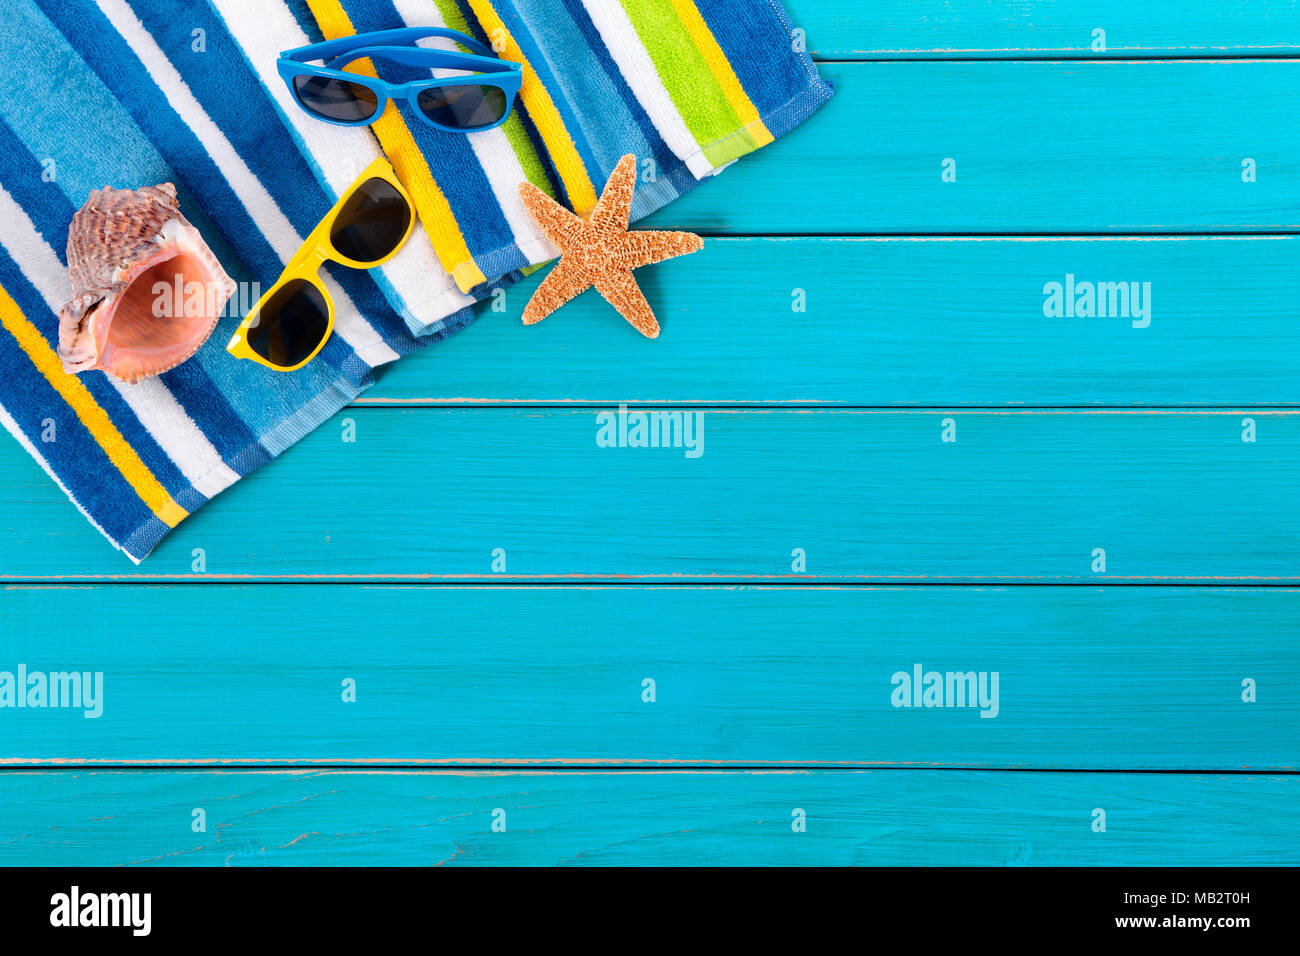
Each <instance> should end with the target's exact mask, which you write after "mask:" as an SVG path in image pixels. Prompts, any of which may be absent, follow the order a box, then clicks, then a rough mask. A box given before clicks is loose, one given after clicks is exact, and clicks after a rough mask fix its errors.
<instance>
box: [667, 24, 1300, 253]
mask: <svg viewBox="0 0 1300 956" xmlns="http://www.w3.org/2000/svg"><path fill="white" fill-rule="evenodd" d="M1165 15H1168V14H1165ZM822 72H823V74H824V75H825V76H827V77H828V78H829V79H831V80H832V81H834V82H835V84H836V87H837V89H838V91H839V92H838V94H837V95H836V96H835V98H834V99H832V100H831V101H830V103H828V104H827V106H826V107H825V108H824V109H823V110H821V111H820V112H818V113H817V115H816V116H814V117H813V118H812V119H811V120H810V121H809V122H808V123H807V124H806V125H805V126H803V127H801V128H800V129H799V130H798V132H797V133H796V134H795V135H792V136H788V137H785V138H784V139H780V140H778V141H777V142H775V143H773V144H772V145H771V146H768V147H765V148H764V149H762V150H760V151H759V152H758V153H756V154H754V155H753V156H748V157H745V158H744V159H742V160H741V161H740V162H738V163H736V165H735V166H734V167H732V168H730V169H728V170H726V171H725V172H724V173H722V174H721V175H720V176H719V177H718V178H717V180H716V181H714V182H710V183H708V186H707V188H701V189H696V190H693V191H692V192H690V193H688V194H687V195H685V196H683V197H682V198H681V199H680V200H678V201H677V202H674V203H673V204H672V205H671V206H668V207H666V208H665V209H663V210H661V211H660V212H658V213H655V215H654V216H651V217H649V218H648V219H646V220H644V222H645V223H646V224H656V225H659V226H664V227H676V228H690V229H695V230H702V231H704V232H706V233H708V234H718V233H736V234H743V235H753V234H766V233H781V234H836V233H873V234H874V233H903V234H917V233H940V234H943V233H1010V234H1021V233H1045V234H1057V235H1059V234H1066V233H1080V232H1088V233H1091V232H1103V233H1124V232H1219V231H1230V232H1277V231H1294V230H1295V228H1296V225H1297V222H1298V221H1300V175H1298V172H1300V166H1298V163H1300V160H1297V158H1296V157H1297V155H1300V129H1297V127H1296V124H1295V122H1294V119H1295V117H1296V116H1297V115H1300V82H1298V81H1300V60H1277V59H1274V60H1251V59H1235V60H1217V61H1205V60H1189V61H1181V60H1179V61H1174V60H1169V61H1157V60H1145V61H1097V62H1068V61H1067V62H1061V61H1056V62H1032V61H996V62H964V63H953V62H946V61H945V62H920V63H889V62H885V63H845V64H832V65H827V66H826V67H825V68H824V69H823V70H822ZM948 159H951V160H953V161H954V163H955V171H956V180H955V181H953V182H945V181H944V180H943V178H942V176H943V172H944V161H945V160H948ZM1247 159H1252V160H1254V161H1255V170H1256V173H1255V175H1256V180H1255V182H1243V181H1242V173H1243V167H1242V163H1243V161H1245V160H1247Z"/></svg>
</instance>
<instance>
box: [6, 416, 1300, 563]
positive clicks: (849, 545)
mask: <svg viewBox="0 0 1300 956" xmlns="http://www.w3.org/2000/svg"><path fill="white" fill-rule="evenodd" d="M699 414H700V415H701V416H702V417H700V418H696V417H695V415H694V413H693V414H692V417H691V418H690V419H689V421H690V422H691V423H692V432H691V435H690V438H689V442H690V444H691V446H692V447H687V444H688V438H687V437H686V436H685V434H684V432H685V429H684V428H682V429H679V430H678V432H677V434H676V438H677V443H678V445H679V447H661V448H637V447H601V446H600V444H598V441H597V439H598V437H600V435H601V433H602V430H604V431H606V432H607V433H608V434H607V435H606V438H607V440H609V441H619V440H620V439H619V433H620V426H619V423H618V417H619V415H618V412H617V410H612V409H610V408H605V409H592V408H585V409H577V408H575V409H568V408H536V409H532V408H520V409H510V408H486V409H485V408H459V407H457V408H416V409H388V408H358V409H355V410H351V411H350V412H349V413H348V415H347V416H344V417H343V418H342V419H340V420H336V421H334V422H331V423H327V424H326V425H325V426H324V427H322V428H321V429H319V430H317V431H316V432H315V433H313V434H312V435H311V436H310V437H309V438H307V439H306V440H305V441H303V442H302V443H301V444H300V445H299V446H297V447H295V448H294V449H292V450H291V451H290V452H289V453H288V454H287V455H286V456H284V458H283V459H281V460H280V461H278V462H276V464H275V467H273V468H267V469H264V470H263V471H260V472H257V473H256V474H254V475H253V476H252V477H251V478H249V479H247V480H245V481H242V482H240V483H239V484H238V485H237V486H236V487H234V488H232V489H231V490H230V491H228V492H226V493H224V494H222V495H221V496H220V497H219V498H218V499H216V500H215V501H213V502H212V503H211V504H209V505H208V506H207V507H205V508H204V509H203V510H202V511H200V512H199V513H198V514H196V515H194V516H193V517H192V518H190V519H187V521H186V524H185V527H184V528H183V529H182V530H181V531H180V533H176V534H173V535H171V536H170V537H169V538H168V539H167V540H166V541H165V542H164V543H163V545H162V546H160V547H159V549H158V550H157V551H156V552H155V554H154V555H153V556H151V557H150V558H149V559H148V561H147V562H146V563H145V564H143V565H141V566H139V567H138V568H134V567H132V566H129V565H127V563H126V562H125V561H124V560H123V559H122V558H121V556H119V555H117V554H116V553H114V552H113V551H111V550H110V549H108V548H106V547H105V546H104V544H103V542H102V541H101V540H100V539H99V536H98V534H97V533H96V532H95V531H94V530H93V529H91V528H90V527H89V526H88V525H87V524H86V523H85V522H84V521H83V520H82V519H81V518H80V516H79V515H78V514H76V512H75V510H74V509H72V508H70V507H69V506H68V505H67V503H66V502H65V501H64V500H62V499H61V496H60V495H59V494H58V492H57V491H56V490H55V489H53V488H52V487H51V486H50V483H49V480H48V478H46V476H45V475H44V473H42V472H41V471H40V469H39V468H38V467H37V466H36V465H35V464H34V463H33V462H32V461H31V460H30V459H29V458H28V457H27V456H26V455H25V454H24V453H23V452H22V451H21V449H19V448H18V447H17V446H16V445H14V444H13V443H4V444H2V445H0V461H3V463H4V464H3V468H4V471H5V473H6V474H7V475H9V476H10V478H9V493H8V494H7V495H6V496H4V497H3V498H2V499H0V562H2V563H0V574H2V575H4V576H5V577H8V578H21V579H47V578H74V579H75V578H115V579H121V580H129V579H136V580H147V579H151V578H154V579H158V578H161V579H167V578H178V577H189V576H192V575H193V574H194V572H195V560H196V559H197V558H198V557H201V558H202V561H203V563H204V569H205V570H204V575H206V576H207V577H210V578H214V579H249V578H251V579H259V578H269V579H283V578H291V577H296V578H312V579H330V578H334V579H343V580H348V579H356V578H363V579H366V578H369V579H394V580H422V581H426V580H427V581H439V580H441V581H457V580H467V579H469V580H510V579H520V580H557V581H572V580H576V579H589V580H648V579H668V580H683V581H715V580H721V581H733V580H737V581H749V580H824V581H838V580H845V581H877V582H884V583H891V582H904V581H926V582H942V581H958V582H992V583H998V582H1003V581H1023V582H1038V583H1053V582H1064V581H1072V582H1087V583H1100V582H1106V581H1112V582H1113V581H1131V582H1149V583H1174V582H1177V581H1200V582H1205V583H1222V582H1224V581H1229V580H1231V581H1236V582H1239V583H1246V584H1249V583H1297V582H1300V562H1298V561H1297V558H1296V550H1295V541H1296V540H1297V536H1298V535H1300V511H1298V510H1297V509H1295V508H1293V507H1290V506H1289V505H1285V504H1280V503H1285V502H1291V501H1294V500H1296V499H1297V498H1298V497H1300V414H1297V413H1296V412H1295V411H1294V410H1292V411H1268V410H1258V409H1256V410H1249V411H1242V410H1229V411H1213V412H1194V411H1145V412H1144V411H1137V410H1129V411H1068V410H1065V411H1063V410H1037V411H1030V410H1004V411H1001V412H998V411H953V412H948V411H944V410H929V409H927V410H913V411H862V410H850V409H820V410H789V409H780V410H763V409H733V410H718V409H709V410H706V411H703V412H701V413H699ZM598 415H604V416H605V418H604V419H603V420H602V419H600V418H598ZM346 421H351V422H352V423H353V424H354V426H355V429H354V431H355V439H356V440H355V442H353V443H347V442H345V441H343V437H344V435H345V428H344V427H342V426H343V425H344V423H345V422H346ZM686 421H687V419H685V418H684V419H682V423H683V425H685V423H686ZM1252 422H1253V423H1254V424H1253V425H1251V424H1250V423H1252ZM949 423H951V424H949ZM631 428H632V425H631V424H630V423H629V426H628V433H629V435H630V434H631ZM1252 428H1253V430H1254V435H1255V438H1256V441H1254V442H1246V441H1243V437H1249V435H1250V432H1251V429H1252ZM945 432H948V433H949V434H950V436H951V437H954V438H955V439H956V441H955V442H945V441H944V440H943V439H944V436H945ZM692 449H693V450H692ZM693 451H698V452H699V453H700V454H699V456H698V457H690V455H691V454H692V453H693ZM196 548H199V549H202V552H203V553H202V555H200V556H196V555H195V554H194V549H196ZM797 548H798V549H803V552H804V553H805V554H806V567H803V568H798V567H796V566H795V560H796V559H797V556H795V555H794V550H795V549H797ZM498 549H499V550H500V551H501V552H502V554H498V555H494V552H496V551H497V550H498ZM1098 549H1101V550H1104V551H1105V555H1104V558H1105V564H1104V570H1103V569H1102V565H1101V563H1100V558H1101V557H1102V556H1101V555H1099V554H1096V553H1094V552H1096V551H1097V550H1098ZM494 561H496V568H497V570H496V571H494ZM502 561H504V564H502V563H501V562H502ZM502 568H503V569H504V570H501V569H502Z"/></svg>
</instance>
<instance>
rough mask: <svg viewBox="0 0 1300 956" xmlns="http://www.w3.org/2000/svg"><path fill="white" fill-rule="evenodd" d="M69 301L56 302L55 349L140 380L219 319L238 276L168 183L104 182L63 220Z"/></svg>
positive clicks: (186, 351) (67, 364)
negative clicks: (126, 185)
mask: <svg viewBox="0 0 1300 956" xmlns="http://www.w3.org/2000/svg"><path fill="white" fill-rule="evenodd" d="M68 276H69V278H70V279H71V280H72V290H73V291H72V301H70V302H69V303H68V304H67V305H65V306H64V307H63V309H62V310H61V311H60V312H59V348H58V353H59V358H61V359H62V360H63V368H64V371H67V372H70V373H74V374H75V373H78V372H86V371H90V370H91V369H99V370H101V371H104V372H107V373H108V374H110V375H112V376H114V377H116V378H119V379H121V380H122V381H124V382H138V381H140V380H141V379H145V378H148V377H149V376H151V375H158V374H161V373H162V372H165V371H167V370H168V369H171V368H175V367H176V366H177V365H179V364H180V363H181V362H184V361H185V360H186V359H188V358H189V357H190V356H191V355H193V354H194V353H195V352H197V351H198V350H199V346H201V345H202V344H203V343H204V342H205V341H207V338H208V336H209V335H211V334H212V330H213V329H214V328H216V325H217V319H219V318H220V316H221V312H222V309H224V308H225V305H226V301H227V300H228V299H229V298H230V296H231V294H232V293H233V292H234V291H235V283H234V281H233V280H232V279H231V278H230V276H228V275H227V274H226V271H225V270H224V269H223V268H221V263H220V262H218V261H217V257H216V256H214V255H213V254H212V250H211V249H209V248H208V246H207V244H206V243H205V242H204V241H203V237H202V236H200V235H199V232H198V230H197V229H195V228H194V227H193V226H192V225H190V223H189V221H188V220H186V218H185V217H184V216H183V215H182V214H181V211H180V206H179V205H178V204H177V202H176V187H175V186H173V185H172V184H171V183H162V184H161V185H158V186H145V187H143V188H141V189H113V188H112V187H109V186H105V187H104V188H103V189H96V190H95V191H94V192H92V193H91V194H90V198H88V199H87V200H86V202H85V205H83V206H82V207H81V208H80V209H79V210H77V214H76V215H75V216H73V217H72V224H71V226H69V227H68Z"/></svg>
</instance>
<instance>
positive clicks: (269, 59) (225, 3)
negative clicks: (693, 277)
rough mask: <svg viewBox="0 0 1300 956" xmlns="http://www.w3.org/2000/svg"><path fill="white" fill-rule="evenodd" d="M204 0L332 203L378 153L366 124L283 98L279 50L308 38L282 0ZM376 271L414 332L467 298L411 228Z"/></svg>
mask: <svg viewBox="0 0 1300 956" xmlns="http://www.w3.org/2000/svg"><path fill="white" fill-rule="evenodd" d="M211 2H212V5H213V6H214V7H215V8H216V10H217V13H218V14H219V15H220V16H221V18H222V20H224V21H225V24H226V29H227V30H229V31H230V35H231V37H232V38H233V39H234V41H235V42H236V43H237V44H239V47H240V48H241V49H242V50H243V51H244V57H245V58H246V59H247V60H248V62H249V64H250V65H251V67H252V70H253V72H254V73H256V74H257V75H258V76H259V77H261V78H262V79H263V85H264V86H265V87H266V90H267V92H268V93H269V94H270V96H271V98H272V99H273V100H274V101H275V104H276V106H277V107H278V108H279V110H280V115H281V117H282V118H283V119H284V122H285V125H286V126H287V127H288V129H289V131H290V132H291V133H292V134H293V136H294V138H295V139H296V140H297V141H298V143H299V145H300V146H301V147H302V149H303V152H304V154H305V155H306V158H307V162H308V163H309V164H310V165H311V166H312V168H314V169H315V170H316V172H317V174H318V175H319V177H320V178H321V179H322V180H323V181H324V183H325V185H326V188H327V190H328V191H329V192H330V193H331V197H330V198H331V199H333V200H337V199H338V197H339V196H340V195H342V194H343V190H345V189H347V188H348V186H350V185H351V184H352V181H353V180H354V179H356V178H357V177H358V176H360V175H361V171H362V170H363V169H365V168H366V167H367V166H368V165H370V163H371V162H373V161H374V160H376V159H378V158H379V157H380V156H382V155H383V154H382V153H381V152H380V151H379V145H378V143H377V142H376V140H375V137H374V134H373V133H371V132H370V130H369V128H368V127H359V126H334V125H332V124H329V123H322V122H321V121H320V120H316V119H313V118H312V117H310V116H308V115H307V114H306V113H304V112H303V110H302V107H300V106H299V105H298V104H297V103H296V102H294V100H293V97H292V96H290V95H289V89H288V87H286V86H285V85H284V83H283V82H282V81H281V80H280V76H279V74H278V73H276V71H275V61H276V59H277V58H278V57H279V55H280V52H281V51H282V50H292V49H294V48H296V47H300V46H306V45H307V44H308V43H310V42H311V40H310V38H308V37H307V35H306V34H305V33H303V32H302V27H300V26H299V25H298V21H297V20H296V19H294V16H293V14H292V13H291V12H290V10H289V8H288V7H286V6H285V5H284V3H283V2H282V0H211ZM324 213H325V210H323V209H322V210H321V214H322V215H324ZM375 271H376V272H377V273H378V274H379V275H378V278H379V279H380V287H381V288H383V289H384V291H385V292H388V293H389V296H390V302H391V303H392V305H393V308H395V309H397V310H398V311H399V312H401V313H402V314H403V318H405V319H406V320H407V322H408V323H413V324H414V327H415V328H417V329H419V328H423V327H426V326H429V325H431V324H433V323H434V322H436V321H438V320H439V319H444V318H446V317H447V316H449V315H451V314H452V313H453V312H459V311H460V310H461V309H463V308H465V307H466V306H469V305H472V304H473V302H474V300H473V299H472V298H470V297H469V296H467V295H465V294H464V293H462V292H461V291H460V289H459V288H457V287H456V284H455V283H454V282H452V280H451V276H449V275H448V274H447V270H446V269H444V268H443V267H442V263H440V262H439V261H438V257H437V255H435V254H434V251H433V243H432V242H430V241H429V237H428V235H426V234H425V232H424V231H423V230H416V231H415V232H413V233H412V234H411V238H410V239H409V240H408V241H407V243H406V246H405V247H404V248H403V249H402V251H401V252H400V253H398V255H397V256H396V257H394V258H393V259H392V260H390V261H389V262H386V263H385V264H384V265H382V266H380V267H379V268H378V269H377V270H375ZM394 299H396V301H394Z"/></svg>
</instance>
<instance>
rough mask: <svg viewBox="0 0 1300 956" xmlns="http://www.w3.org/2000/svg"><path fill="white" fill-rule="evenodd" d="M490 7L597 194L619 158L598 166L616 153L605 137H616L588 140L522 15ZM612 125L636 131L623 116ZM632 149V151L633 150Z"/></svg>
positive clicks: (602, 105)
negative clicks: (548, 102) (549, 104)
mask: <svg viewBox="0 0 1300 956" xmlns="http://www.w3.org/2000/svg"><path fill="white" fill-rule="evenodd" d="M492 6H493V9H495V10H496V12H497V15H498V16H500V17H501V22H502V23H504V24H505V26H506V29H507V30H509V31H510V36H511V37H512V38H513V39H514V40H515V42H516V43H518V44H519V48H520V50H521V51H522V52H523V55H524V58H525V59H526V60H528V64H529V66H531V67H532V68H533V72H534V73H536V74H537V78H538V80H540V81H541V83H542V85H543V86H544V87H546V90H547V92H548V93H549V94H550V97H551V100H552V102H554V104H555V108H556V110H557V111H558V112H559V114H560V119H561V120H563V121H564V126H565V128H566V129H567V130H568V131H569V135H570V136H571V137H572V138H573V143H574V146H576V147H577V150H578V156H579V158H581V160H582V165H583V166H585V167H586V168H587V176H588V177H589V178H590V179H591V181H592V184H593V185H595V187H596V190H597V194H598V195H599V191H600V186H601V185H602V184H603V183H604V181H605V179H606V178H607V177H608V176H609V174H610V172H612V171H613V169H614V166H615V165H617V163H618V160H619V157H618V156H614V157H613V161H612V162H610V163H609V166H608V168H606V167H605V166H603V165H602V162H601V157H604V159H605V160H609V157H610V154H611V153H612V152H618V150H617V148H614V149H612V150H611V149H610V148H609V144H608V142H607V141H606V140H613V141H614V142H619V141H620V139H619V137H616V136H614V135H612V134H609V135H605V136H598V137H596V138H597V141H598V142H597V143H594V144H593V143H591V142H590V141H589V140H588V138H587V135H586V130H585V128H584V125H583V124H582V123H581V122H580V121H579V119H578V114H577V113H576V112H575V110H574V108H573V104H572V103H570V102H569V100H568V98H567V97H566V96H565V95H564V90H565V87H564V84H563V83H562V82H561V79H560V77H558V76H557V75H556V73H555V69H554V66H553V64H551V63H550V62H549V61H548V60H547V58H546V56H545V55H544V54H543V52H542V50H541V48H540V47H538V45H537V44H536V43H535V42H533V39H532V37H531V36H530V35H529V32H528V29H527V27H526V25H525V24H524V21H523V19H522V17H521V16H520V15H519V13H518V12H517V11H516V10H515V9H514V8H513V7H512V6H509V5H507V4H504V3H499V2H498V3H493V5H492ZM587 79H589V78H584V79H583V81H581V82H583V84H584V85H586V81H587ZM578 102H580V103H583V104H584V105H587V104H592V103H595V104H599V106H598V107H597V108H596V109H597V111H598V112H601V113H603V111H604V110H605V109H606V108H607V104H606V102H605V101H604V100H601V99H590V100H579V101H578ZM615 115H617V114H615ZM615 126H616V127H617V129H618V132H619V134H620V136H621V135H623V134H628V133H631V135H633V136H634V137H639V131H636V129H635V126H630V127H629V125H628V122H627V120H626V118H625V117H624V118H621V119H620V120H618V121H617V122H616V123H615ZM633 141H635V140H633ZM597 149H599V150H600V155H599V156H598V155H597V153H596V150H597ZM633 151H634V152H635V150H633ZM648 152H649V150H648V149H647V150H646V153H647V154H648Z"/></svg>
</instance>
